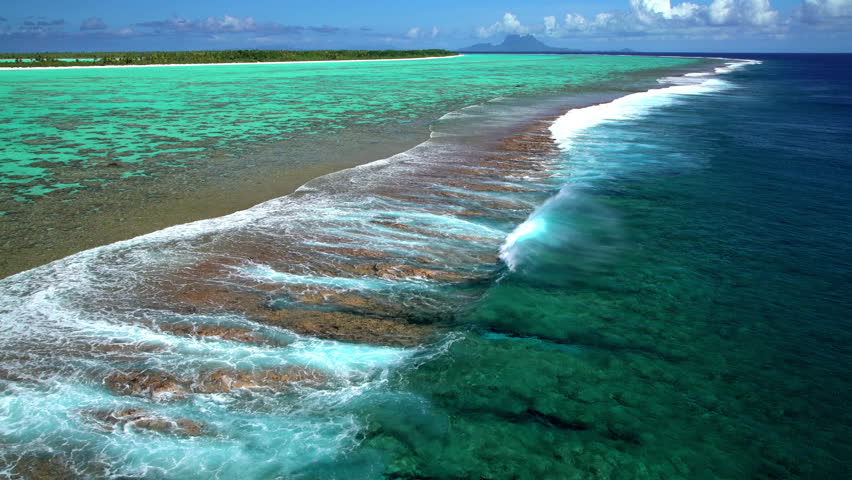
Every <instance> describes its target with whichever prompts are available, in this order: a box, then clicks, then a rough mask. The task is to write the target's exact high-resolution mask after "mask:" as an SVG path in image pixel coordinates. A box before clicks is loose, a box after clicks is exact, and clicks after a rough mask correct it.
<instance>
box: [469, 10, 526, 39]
mask: <svg viewBox="0 0 852 480" xmlns="http://www.w3.org/2000/svg"><path fill="white" fill-rule="evenodd" d="M529 32H530V29H529V27H525V26H524V25H522V24H521V22H520V20H518V17H516V16H515V15H513V14H511V13H505V14H504V15H503V20H502V21H500V22H496V23H495V24H493V25H491V26H490V27H479V28H477V29H476V34H477V35H478V36H480V37H482V38H487V37H491V36H494V35H498V34H504V35H505V34H519V35H520V34H525V33H529Z"/></svg>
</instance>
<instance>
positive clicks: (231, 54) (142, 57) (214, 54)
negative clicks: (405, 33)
mask: <svg viewBox="0 0 852 480" xmlns="http://www.w3.org/2000/svg"><path fill="white" fill-rule="evenodd" d="M451 55H457V54H456V53H455V52H450V51H448V50H439V49H430V50H200V51H182V52H85V53H81V52H51V53H29V54H28V53H15V54H0V60H5V62H3V63H0V66H3V67H60V66H68V65H69V64H73V65H75V66H76V65H80V66H91V65H166V64H204V63H257V62H298V61H308V60H371V59H376V60H377V59H394V58H418V57H446V56H451Z"/></svg>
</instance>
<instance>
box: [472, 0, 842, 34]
mask: <svg viewBox="0 0 852 480" xmlns="http://www.w3.org/2000/svg"><path fill="white" fill-rule="evenodd" d="M703 1H704V3H701V4H699V3H693V2H688V1H686V2H678V3H672V1H671V0H628V5H629V10H621V11H614V12H606V13H598V14H597V15H594V16H591V17H586V16H584V15H581V14H579V13H573V12H569V13H567V14H565V16H564V17H563V20H562V23H559V21H558V20H557V17H556V16H546V17H544V19H543V22H542V23H541V24H539V25H532V26H527V25H523V24H522V23H521V21H520V20H519V19H518V18H517V17H516V16H515V15H513V14H512V13H506V14H505V15H503V19H502V21H499V22H496V23H494V24H493V25H491V26H488V27H479V28H477V35H479V36H480V37H483V38H487V37H493V36H497V35H505V34H512V33H516V34H521V33H536V34H543V35H547V36H551V37H578V36H586V37H595V36H596V37H599V38H605V37H611V36H613V35H617V36H642V37H665V38H673V37H678V36H680V37H685V36H690V37H696V36H704V37H713V36H718V35H729V34H738V33H747V34H770V33H772V34H778V33H780V31H781V30H782V29H783V28H785V25H786V24H787V22H786V21H785V20H783V19H782V18H781V15H780V14H779V13H778V11H777V10H775V9H773V8H772V5H771V3H770V0H703ZM805 2H808V4H809V5H812V6H810V7H809V9H807V10H806V9H803V10H802V11H803V12H806V14H805V13H803V15H802V16H803V17H807V18H809V19H816V18H820V16H825V15H826V13H823V12H829V11H831V12H846V11H848V10H849V5H850V4H852V0H805Z"/></svg>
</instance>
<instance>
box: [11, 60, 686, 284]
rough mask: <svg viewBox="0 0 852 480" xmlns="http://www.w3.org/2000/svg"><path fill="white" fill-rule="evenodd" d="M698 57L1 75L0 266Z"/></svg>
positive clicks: (204, 210)
mask: <svg viewBox="0 0 852 480" xmlns="http://www.w3.org/2000/svg"><path fill="white" fill-rule="evenodd" d="M695 62H696V60H688V59H676V58H648V59H635V58H630V57H603V56H571V57H566V56H553V55H550V56H523V55H503V56H483V55H478V56H477V55H468V56H462V57H456V58H442V59H435V60H414V61H387V62H384V61H383V62H346V63H334V62H332V63H328V64H324V63H312V64H278V65H263V64H250V65H232V66H176V67H152V68H110V69H97V70H86V69H69V70H55V69H48V70H26V69H21V70H15V71H2V72H0V103H2V104H3V105H4V108H3V109H2V110H0V144H2V145H3V148H2V151H0V249H2V250H0V251H2V252H4V253H6V252H15V255H3V256H2V257H3V258H2V259H0V275H8V274H11V273H15V272H17V271H20V270H23V269H26V268H31V267H33V266H37V265H40V264H43V263H47V262H48V261H50V260H54V259H56V258H60V257H62V256H66V255H68V254H71V253H74V252H76V251H80V250H83V249H86V248H91V247H94V246H98V245H103V244H106V243H110V242H113V241H117V240H123V239H127V238H130V237H133V236H136V235H140V234H143V233H148V232H151V231H154V230H157V229H160V228H164V227H167V226H170V225H174V224H177V223H186V222H189V221H192V220H198V219H201V218H210V217H213V216H219V215H223V214H227V213H231V212H233V211H236V210H240V209H245V208H248V207H249V206H251V205H254V204H257V203H259V202H262V201H265V200H268V199H270V198H275V197H279V196H281V195H284V194H287V193H290V192H291V191H293V190H294V189H295V188H296V187H298V186H299V185H301V184H303V183H305V182H306V181H308V180H310V179H311V178H315V177H317V176H319V175H323V174H326V173H329V172H332V171H336V170H340V169H343V168H347V167H351V166H354V165H358V164H361V163H366V162H369V161H373V160H376V159H379V158H386V157H387V156H389V155H392V154H394V153H397V152H400V151H403V150H405V149H408V148H410V147H411V146H413V145H415V144H417V143H419V142H421V141H423V140H424V139H425V138H428V134H429V129H428V126H429V124H430V123H431V122H433V121H435V120H437V119H438V118H439V117H441V116H442V115H443V114H445V113H447V112H450V111H455V110H457V109H459V108H462V107H465V106H468V105H473V104H477V103H480V102H483V101H487V100H490V99H493V98H495V97H500V96H511V97H513V98H521V97H529V96H536V95H542V94H554V93H565V92H576V91H579V90H582V89H588V88H595V89H613V88H615V89H624V88H627V89H629V88H631V87H632V85H631V84H632V83H633V80H634V78H633V77H632V76H631V74H632V73H635V72H637V71H643V70H644V71H647V70H648V69H654V68H670V67H677V66H687V65H692V64H695ZM531 69H535V71H536V72H537V74H536V75H530V74H529V72H530V71H531ZM639 79H647V77H639ZM616 81H617V83H615V82H616ZM608 82H609V85H607V83H608ZM140 206H142V207H144V208H140ZM10 257H11V258H14V260H11V259H10ZM26 258H32V259H33V260H32V261H29V262H26V261H24V259H26Z"/></svg>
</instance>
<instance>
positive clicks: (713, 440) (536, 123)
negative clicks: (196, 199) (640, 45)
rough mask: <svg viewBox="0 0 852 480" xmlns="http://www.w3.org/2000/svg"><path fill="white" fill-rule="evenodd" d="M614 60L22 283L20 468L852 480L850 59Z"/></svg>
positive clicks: (10, 418) (11, 352)
mask: <svg viewBox="0 0 852 480" xmlns="http://www.w3.org/2000/svg"><path fill="white" fill-rule="evenodd" d="M463 58H467V57H463ZM474 58H475V59H476V61H477V62H480V61H481V62H485V61H486V60H479V57H474ZM502 58H505V59H506V60H507V61H515V59H516V57H500V56H493V57H492V56H489V57H487V59H488V60H487V61H489V62H496V63H499V62H500V61H501V59H502ZM551 58H554V57H553V56H539V57H536V58H535V59H534V60H529V61H531V62H544V63H547V62H556V61H557V60H551ZM555 58H556V59H571V58H573V57H555ZM577 58H583V57H577ZM587 58H588V60H585V61H592V60H591V59H594V58H599V57H587ZM545 59H546V60H545ZM459 60H460V59H459ZM524 61H526V60H524ZM560 61H561V60H560ZM566 61H569V60H566ZM602 61H603V60H602ZM605 61H606V62H612V63H618V62H621V61H625V62H632V63H631V65H641V64H642V62H643V61H648V62H650V63H648V64H647V66H648V67H649V68H654V69H658V68H662V67H664V66H666V65H664V64H663V63H661V62H665V61H672V62H675V63H672V64H670V65H668V66H669V67H676V68H677V69H680V70H679V71H677V70H675V69H671V70H669V71H668V72H667V73H665V74H660V70H649V71H646V72H645V73H644V74H645V75H647V77H644V81H645V82H646V83H645V85H650V84H648V83H647V82H648V81H649V80H650V81H654V80H656V79H658V81H654V82H653V83H654V85H653V88H651V89H647V88H645V89H643V90H645V91H639V92H635V93H630V94H628V95H624V93H629V92H621V93H620V94H619V93H618V92H614V91H613V90H614V88H613V86H612V85H613V83H608V84H606V85H605V86H601V85H597V86H595V87H593V85H595V82H587V83H585V84H584V85H586V86H587V87H589V88H586V89H583V90H582V91H574V90H572V89H571V88H569V89H567V90H563V91H544V90H542V91H541V92H539V93H541V95H538V94H536V95H533V94H529V95H517V96H502V95H501V96H500V97H499V98H495V99H492V100H490V101H486V102H480V103H478V104H476V105H472V106H469V107H466V108H462V109H456V110H455V111H453V112H451V113H448V114H446V115H444V116H443V117H442V118H441V119H440V120H439V121H437V122H434V123H433V124H432V127H431V129H432V134H431V138H430V140H429V141H427V142H425V143H422V144H420V145H418V146H417V147H415V148H413V149H411V150H408V151H406V152H404V153H402V154H399V155H395V156H393V157H391V158H389V159H386V160H382V161H379V162H374V163H372V164H368V165H365V166H361V167H358V168H354V169H349V170H344V171H340V172H337V173H334V174H331V175H327V176H324V177H321V178H318V179H316V180H314V181H311V182H309V183H308V184H306V185H305V186H304V187H302V188H301V189H299V190H298V191H297V192H296V193H294V194H292V195H289V196H286V197H282V198H278V199H274V200H271V201H269V202H266V203H263V204H260V205H258V206H256V207H254V208H251V209H248V210H245V211H241V212H237V213H235V214H232V215H229V216H226V217H221V218H216V219H211V220H206V221H201V222H195V223H192V224H187V225H178V226H175V227H172V228H169V229H166V230H162V231H158V232H155V233H152V234H149V235H146V236H143V237H138V238H134V239H132V240H128V241H125V242H120V243H116V244H111V245H108V246H105V247H101V248H98V249H93V250H88V251H85V252H81V253H79V254H77V255H74V256H71V257H68V258H64V259H62V260H59V261H57V262H54V263H52V264H49V265H46V266H43V267H39V268H36V269H33V270H29V271H26V272H23V273H20V274H18V275H14V276H12V277H9V278H6V279H4V280H2V281H0V326H2V331H3V335H2V338H0V449H2V457H0V463H2V465H0V468H2V472H3V473H2V474H6V475H24V476H27V475H29V476H30V477H33V478H35V476H36V474H38V473H39V472H41V473H42V474H43V473H44V472H50V476H51V477H53V478H60V477H61V476H62V475H65V476H66V477H67V478H74V477H83V478H154V479H166V478H169V479H170V478H182V479H183V478H221V479H227V478H237V477H239V478H258V479H266V478H270V479H272V478H305V479H319V478H340V479H344V478H345V479H355V478H364V479H372V478H494V479H502V478H531V479H533V478H534V479H540V478H577V479H587V478H600V479H604V478H607V479H608V478H625V479H634V478H666V479H669V478H672V479H673V478H684V479H685V478H690V479H692V478H708V479H709V478H730V479H741V478H815V479H816V478H819V479H824V478H847V477H848V474H849V469H850V463H849V460H848V459H849V458H852V449H850V447H852V445H850V438H852V436H850V420H852V418H850V415H849V412H848V408H847V407H848V403H849V400H850V391H852V389H850V387H852V381H850V377H849V375H848V371H849V367H850V366H851V365H852V363H850V360H852V358H850V355H852V351H850V347H849V345H850V340H852V326H850V319H849V311H850V310H852V309H850V307H852V305H850V300H849V299H850V293H852V292H850V289H849V284H850V278H852V262H850V258H852V252H850V245H852V238H850V237H852V231H850V227H849V224H848V219H849V218H850V217H852V215H850V214H852V212H850V205H849V202H848V199H849V198H850V196H852V195H850V194H852V192H850V187H849V182H848V177H849V171H850V168H852V166H850V163H849V161H850V160H849V157H848V152H849V142H848V139H849V138H850V135H852V121H850V118H852V102H850V95H852V85H850V83H849V82H850V78H852V76H850V75H849V71H850V67H852V58H850V57H849V56H789V57H783V56H776V57H770V58H763V59H760V61H727V62H725V63H727V64H728V66H725V67H720V68H716V69H715V70H714V69H713V68H710V67H708V66H706V65H707V64H706V62H705V63H701V62H695V63H693V64H692V65H691V66H692V69H691V72H692V73H689V74H687V75H683V73H684V70H682V68H683V67H684V66H689V64H688V63H680V62H686V60H674V59H665V60H663V59H649V58H638V57H607V59H606V60H605ZM717 64H719V62H717ZM370 68H373V67H370ZM376 68H378V67H376ZM495 68H498V66H497V65H495ZM527 68H530V67H529V66H528V67H527ZM597 68H598V69H605V67H604V66H603V65H598V67H597ZM640 73H641V72H640ZM566 74H567V71H566ZM495 75H496V74H495ZM642 80H643V77H642V76H641V75H637V76H634V77H631V78H630V79H622V81H624V82H630V85H632V88H633V89H635V88H636V87H637V86H638V85H642ZM512 81H515V80H512ZM509 83H511V82H509ZM545 90H546V89H545ZM616 97H618V98H616ZM570 107H575V108H572V109H569V108H570ZM566 111H567V113H566ZM143 164H144V162H143ZM204 329H208V330H207V331H210V332H213V333H214V334H213V335H206V334H204V333H203V332H204V331H205V330H204ZM221 372H225V374H226V375H228V376H229V377H228V378H232V379H241V380H240V381H242V382H243V385H242V386H236V385H232V384H228V385H224V384H223V383H222V382H221V378H223V377H222V375H223V374H222V373H221ZM270 372H278V373H275V374H274V375H279V376H274V375H273V373H270ZM280 372H285V373H283V374H282V373H280ZM217 375H218V376H217ZM241 375H242V376H241ZM251 375H254V376H253V377H250V376H251ZM281 375H288V376H289V377H288V380H280V379H281V378H283V377H281ZM154 377H156V378H155V381H152V380H151V378H154ZM270 379H273V380H274V381H273V380H270ZM290 379H295V381H291V380H290ZM232 387H233V388H232ZM154 420H157V421H159V423H157V422H155V421H154ZM189 422H194V423H189ZM164 425H165V426H164ZM193 425H197V431H196V427H193ZM44 478H50V477H44Z"/></svg>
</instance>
